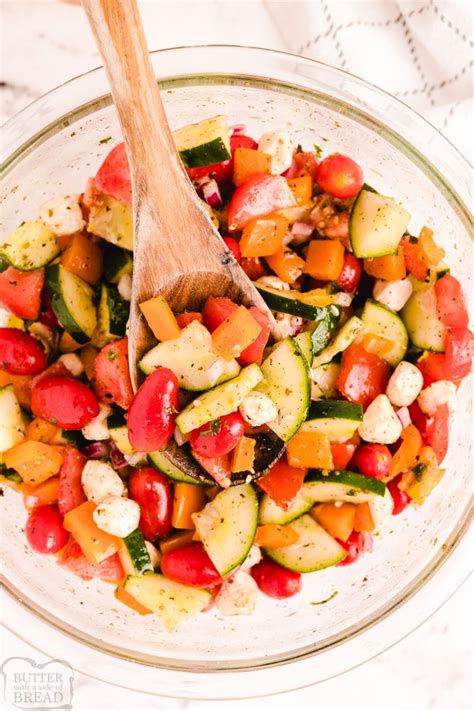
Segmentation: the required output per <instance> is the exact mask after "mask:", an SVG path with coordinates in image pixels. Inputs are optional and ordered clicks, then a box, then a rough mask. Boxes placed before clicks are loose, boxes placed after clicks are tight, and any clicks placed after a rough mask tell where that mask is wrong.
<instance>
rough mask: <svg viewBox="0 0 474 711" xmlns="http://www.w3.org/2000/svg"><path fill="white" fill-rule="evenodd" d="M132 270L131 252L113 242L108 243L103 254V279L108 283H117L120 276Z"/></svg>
mask: <svg viewBox="0 0 474 711" xmlns="http://www.w3.org/2000/svg"><path fill="white" fill-rule="evenodd" d="M132 271H133V257H132V254H131V252H128V251H127V250H125V249H121V248H120V247H115V245H113V244H108V245H107V247H106V248H105V254H104V279H105V281H106V282H109V283H110V284H118V283H119V281H120V277H122V276H124V275H125V274H131V273H132Z"/></svg>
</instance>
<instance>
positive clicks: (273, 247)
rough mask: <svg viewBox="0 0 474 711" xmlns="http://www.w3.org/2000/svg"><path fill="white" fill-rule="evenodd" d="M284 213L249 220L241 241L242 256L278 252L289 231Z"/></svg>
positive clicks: (265, 254) (258, 255)
mask: <svg viewBox="0 0 474 711" xmlns="http://www.w3.org/2000/svg"><path fill="white" fill-rule="evenodd" d="M288 224H289V223H288V220H287V219H286V217H283V215H277V214H274V215H266V216H265V217H259V218H257V219H256V220H251V221H250V222H248V223H247V224H246V225H245V227H244V231H243V233H242V238H241V240H240V242H239V245H240V252H241V254H242V257H269V256H271V255H272V254H275V252H278V250H279V249H280V247H281V246H282V244H283V240H284V238H285V235H286V233H287V231H288Z"/></svg>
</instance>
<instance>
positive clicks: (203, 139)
mask: <svg viewBox="0 0 474 711" xmlns="http://www.w3.org/2000/svg"><path fill="white" fill-rule="evenodd" d="M173 138H174V142H175V144H176V148H177V149H178V151H179V154H180V156H181V159H182V160H183V162H184V163H185V165H187V166H189V167H190V168H191V167H197V166H200V165H212V164H213V163H221V162H222V161H224V160H229V158H230V157H231V152H230V129H229V125H228V122H227V116H223V115H221V116H214V117H213V118H209V119H204V121H200V122H199V123H193V124H191V125H189V126H184V127H183V128H180V129H178V130H177V131H173Z"/></svg>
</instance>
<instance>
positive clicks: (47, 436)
mask: <svg viewBox="0 0 474 711" xmlns="http://www.w3.org/2000/svg"><path fill="white" fill-rule="evenodd" d="M58 432H59V428H58V427H56V426H55V425H52V424H51V423H50V422H47V421H46V420H42V419H41V417H35V419H34V420H32V421H31V422H30V424H29V425H28V426H27V428H26V439H29V440H32V441H34V442H45V443H46V444H50V443H51V442H53V440H54V438H55V436H56V435H57V433H58Z"/></svg>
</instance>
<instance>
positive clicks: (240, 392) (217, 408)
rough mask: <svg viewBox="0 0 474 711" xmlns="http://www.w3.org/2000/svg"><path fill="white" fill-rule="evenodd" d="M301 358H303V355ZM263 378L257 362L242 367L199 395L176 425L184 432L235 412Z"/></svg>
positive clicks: (180, 414)
mask: <svg viewBox="0 0 474 711" xmlns="http://www.w3.org/2000/svg"><path fill="white" fill-rule="evenodd" d="M301 358H303V357H302V356H301ZM262 379H263V373H262V371H261V370H260V368H259V366H258V365H257V364H256V363H252V364H251V365H248V366H247V367H246V368H242V370H241V371H240V373H239V375H238V376H237V377H236V378H232V380H228V381H227V382H226V383H223V384H222V385H218V386H217V387H215V388H213V389H212V390H208V391H207V392H205V393H203V394H202V395H199V396H198V397H197V398H195V399H194V400H193V401H192V402H190V403H189V405H188V406H187V407H185V408H184V410H182V411H181V412H180V413H179V415H178V417H177V418H176V425H177V426H178V427H179V429H180V430H181V432H182V433H183V434H186V433H187V432H191V430H195V429H196V428H197V427H200V426H201V425H205V424H206V422H211V420H215V419H217V418H218V417H222V415H228V414H230V413H231V412H235V411H236V410H237V408H238V407H239V405H240V403H241V402H242V401H243V399H244V398H245V397H246V396H247V395H248V394H249V392H251V390H253V389H254V387H255V386H256V385H258V383H259V382H260V381H261V380H262Z"/></svg>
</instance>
